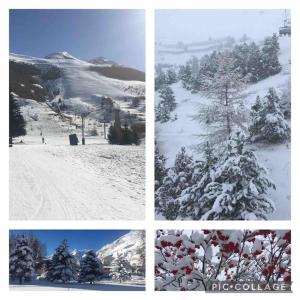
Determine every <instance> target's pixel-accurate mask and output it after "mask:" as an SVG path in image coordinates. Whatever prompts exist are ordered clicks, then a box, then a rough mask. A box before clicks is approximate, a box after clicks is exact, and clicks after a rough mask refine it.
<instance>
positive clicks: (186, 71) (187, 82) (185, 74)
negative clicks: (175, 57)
mask: <svg viewBox="0 0 300 300" xmlns="http://www.w3.org/2000/svg"><path fill="white" fill-rule="evenodd" d="M178 78H179V79H180V80H181V82H182V86H183V87H184V88H186V89H190V86H191V84H192V81H193V79H192V67H191V65H190V64H189V63H187V64H186V65H182V66H180V68H179V72H178Z"/></svg>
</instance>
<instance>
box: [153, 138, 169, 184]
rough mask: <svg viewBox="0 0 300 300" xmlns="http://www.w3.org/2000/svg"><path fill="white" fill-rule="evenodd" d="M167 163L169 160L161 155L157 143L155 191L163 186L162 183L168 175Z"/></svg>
mask: <svg viewBox="0 0 300 300" xmlns="http://www.w3.org/2000/svg"><path fill="white" fill-rule="evenodd" d="M166 161H167V158H166V157H165V156H164V155H163V154H161V153H160V151H159V148H158V146H157V143H156V141H155V161H154V167H155V190H157V189H158V188H159V187H160V186H161V185H162V181H163V179H164V177H165V176H166V175H167V168H166Z"/></svg>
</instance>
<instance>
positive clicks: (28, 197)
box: [9, 100, 145, 220]
mask: <svg viewBox="0 0 300 300" xmlns="http://www.w3.org/2000/svg"><path fill="white" fill-rule="evenodd" d="M20 101H24V106H22V111H23V115H24V117H25V118H26V120H27V135H26V136H24V137H20V138H19V139H18V140H16V141H15V142H17V141H19V142H20V141H22V142H20V143H16V144H14V145H13V147H12V148H10V161H9V164H10V174H9V180H10V219H14V220H29V219H31V220H63V219H68V220H79V219H80V220H116V219H117V220H120V219H124V220H136V219H143V218H144V215H145V186H144V185H145V182H144V181H145V169H144V168H145V149H144V145H143V144H142V145H140V146H119V145H109V144H108V143H107V140H105V139H104V138H103V136H101V134H103V127H97V130H98V131H99V134H100V136H89V135H88V131H89V129H91V128H93V127H94V126H99V124H97V123H96V122H95V120H89V119H87V120H86V132H87V136H86V145H85V146H83V145H78V146H70V145H69V138H68V134H70V133H77V134H78V138H79V139H80V140H81V134H80V129H75V126H73V125H70V123H69V120H68V119H65V120H62V119H61V118H60V117H59V116H58V115H57V114H55V113H53V111H52V110H51V109H50V108H48V106H47V105H46V104H45V103H38V102H36V101H34V100H20ZM33 118H34V119H35V120H34V119H33ZM74 120H75V121H76V119H75V117H74ZM74 120H73V121H74ZM75 121H74V122H75ZM107 129H108V128H107ZM41 131H42V133H43V136H44V138H45V142H46V144H42V142H41V139H42V137H41V136H40V132H41Z"/></svg>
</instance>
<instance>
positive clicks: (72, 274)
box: [47, 240, 78, 283]
mask: <svg viewBox="0 0 300 300" xmlns="http://www.w3.org/2000/svg"><path fill="white" fill-rule="evenodd" d="M77 274H78V266H77V263H76V259H75V257H74V256H73V255H72V254H71V253H70V252H69V249H68V243H67V241H66V240H64V241H62V243H61V244H60V245H59V246H58V247H57V248H56V249H55V253H54V254H53V256H52V258H51V262H50V266H49V270H48V272H47V279H48V280H49V281H53V282H57V283H66V282H70V281H74V280H77Z"/></svg>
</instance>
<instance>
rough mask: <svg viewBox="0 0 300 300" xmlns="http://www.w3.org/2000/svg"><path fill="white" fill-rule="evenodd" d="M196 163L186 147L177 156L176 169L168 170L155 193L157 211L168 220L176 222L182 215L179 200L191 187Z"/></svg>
mask: <svg viewBox="0 0 300 300" xmlns="http://www.w3.org/2000/svg"><path fill="white" fill-rule="evenodd" d="M193 168H194V161H193V158H192V157H191V156H189V155H188V154H187V153H186V150H185V148H184V147H182V148H181V150H180V152H179V153H178V154H177V155H176V159H175V163H174V167H172V168H170V169H169V170H168V173H167V175H166V176H165V177H164V179H163V182H162V185H161V186H160V187H159V188H158V189H157V190H156V192H155V202H156V203H157V205H156V209H157V211H158V212H159V213H161V214H162V215H163V216H164V217H165V218H166V219H168V220H175V219H176V218H177V216H178V215H179V213H180V203H179V201H178V200H177V198H178V197H179V196H180V195H181V193H182V191H183V190H185V189H186V188H188V187H189V186H190V185H191V180H192V175H193Z"/></svg>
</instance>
